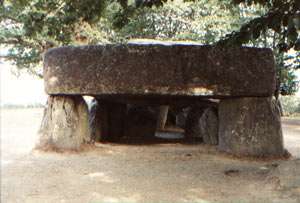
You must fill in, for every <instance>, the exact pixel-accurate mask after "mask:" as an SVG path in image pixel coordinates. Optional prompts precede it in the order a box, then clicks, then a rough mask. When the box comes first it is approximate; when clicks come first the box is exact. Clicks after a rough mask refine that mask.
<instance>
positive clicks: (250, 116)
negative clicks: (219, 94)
mask: <svg viewBox="0 0 300 203" xmlns="http://www.w3.org/2000/svg"><path fill="white" fill-rule="evenodd" d="M218 148H219V150H220V151H224V152H228V153H230V154H233V155H237V156H255V157H273V156H274V157H276V156H282V155H283V154H284V148H283V138H282V129H281V119H280V112H279V111H278V108H277V107H276V104H275V103H274V100H272V98H271V97H270V98H269V97H261V98H256V97H247V98H246V97H245V98H232V99H224V100H222V101H221V102H220V105H219V146H218Z"/></svg>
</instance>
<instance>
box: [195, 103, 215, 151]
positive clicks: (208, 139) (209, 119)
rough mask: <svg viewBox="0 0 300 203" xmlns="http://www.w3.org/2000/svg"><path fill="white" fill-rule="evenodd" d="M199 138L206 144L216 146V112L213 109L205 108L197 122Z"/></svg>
mask: <svg viewBox="0 0 300 203" xmlns="http://www.w3.org/2000/svg"><path fill="white" fill-rule="evenodd" d="M199 125H200V129H201V131H200V132H201V136H202V137H203V142H204V143H206V144H211V145H217V144H218V128H219V121H218V110H217V109H216V108H213V107H209V108H206V109H205V110H204V112H203V114H202V116H201V118H200V120H199Z"/></svg>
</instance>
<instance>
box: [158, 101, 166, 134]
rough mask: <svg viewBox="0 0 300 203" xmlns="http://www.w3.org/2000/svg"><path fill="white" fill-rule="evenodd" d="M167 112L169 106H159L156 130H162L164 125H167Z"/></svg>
mask: <svg viewBox="0 0 300 203" xmlns="http://www.w3.org/2000/svg"><path fill="white" fill-rule="evenodd" d="M168 112H169V106H167V105H162V106H159V112H158V119H157V126H156V129H157V130H163V129H164V128H165V125H166V123H167V118H168Z"/></svg>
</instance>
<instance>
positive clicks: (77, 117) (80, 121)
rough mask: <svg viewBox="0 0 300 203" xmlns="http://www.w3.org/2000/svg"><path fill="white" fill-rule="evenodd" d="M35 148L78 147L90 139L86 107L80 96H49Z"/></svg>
mask: <svg viewBox="0 0 300 203" xmlns="http://www.w3.org/2000/svg"><path fill="white" fill-rule="evenodd" d="M38 135H39V137H38V138H39V140H38V142H37V144H36V147H37V148H41V149H47V148H57V149H79V148H80V146H81V145H82V144H84V143H87V142H89V141H90V129H89V124H88V108H87V105H86V103H85V101H84V100H83V98H82V97H81V96H49V98H48V101H47V107H46V108H45V111H44V117H43V120H42V124H41V127H40V130H39V132H38Z"/></svg>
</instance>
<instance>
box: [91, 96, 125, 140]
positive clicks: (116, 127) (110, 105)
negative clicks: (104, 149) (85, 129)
mask: <svg viewBox="0 0 300 203" xmlns="http://www.w3.org/2000/svg"><path fill="white" fill-rule="evenodd" d="M98 105H99V113H98V114H97V116H99V118H98V119H99V121H100V125H101V126H100V130H101V140H100V141H112V142H115V141H119V140H120V138H121V137H123V136H124V132H125V119H126V104H121V103H115V102H111V101H105V100H98Z"/></svg>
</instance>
